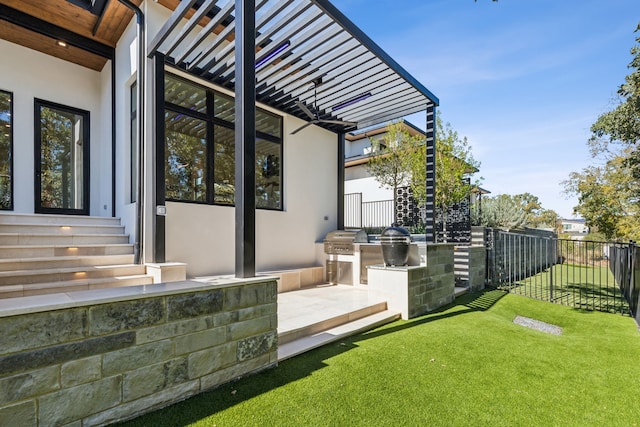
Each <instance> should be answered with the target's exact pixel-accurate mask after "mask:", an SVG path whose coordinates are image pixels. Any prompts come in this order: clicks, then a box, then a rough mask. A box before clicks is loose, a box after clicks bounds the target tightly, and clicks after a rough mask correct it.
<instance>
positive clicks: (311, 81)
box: [148, 0, 439, 131]
mask: <svg viewBox="0 0 640 427" xmlns="http://www.w3.org/2000/svg"><path fill="white" fill-rule="evenodd" d="M256 3H257V4H256V6H255V10H256V12H255V14H256V16H255V28H256V37H255V49H256V61H257V62H261V61H264V60H265V59H266V60H267V62H266V63H265V64H264V65H263V66H260V67H259V68H257V69H256V70H255V72H256V98H257V99H259V100H260V102H263V103H265V104H267V105H270V106H272V107H274V108H276V109H279V110H280V111H283V112H285V113H289V114H292V115H294V116H296V117H299V118H302V119H305V120H308V116H307V115H306V114H305V113H304V112H303V111H302V110H301V109H300V108H299V106H298V104H297V103H298V102H301V103H303V104H304V105H305V106H307V108H310V109H313V108H314V106H316V105H317V107H318V110H319V112H318V113H319V114H322V115H323V117H325V118H327V119H329V120H332V119H335V120H344V121H350V122H357V123H358V127H359V128H362V127H365V126H370V125H372V124H378V123H382V122H384V121H388V120H393V119H397V118H399V117H400V116H397V115H398V114H408V113H407V112H416V111H424V110H426V109H427V108H428V107H430V106H436V105H438V102H439V101H438V99H437V98H436V97H435V96H434V95H433V94H432V93H431V92H430V91H429V90H427V89H426V88H425V87H424V86H423V85H422V84H421V83H419V82H418V81H417V80H416V79H415V78H414V77H413V76H411V75H410V74H409V73H407V72H406V71H405V70H404V69H403V68H402V67H400V66H399V65H398V64H397V63H396V62H395V61H394V60H393V59H392V58H391V57H390V56H389V55H388V54H386V53H385V52H384V51H383V50H382V49H381V48H380V47H379V46H377V45H376V44H375V43H374V42H373V41H371V39H369V37H368V36H366V35H365V34H364V33H363V32H362V31H361V30H360V29H359V28H357V27H356V26H355V25H354V24H353V23H352V22H351V21H349V20H348V19H347V18H346V17H345V16H344V15H343V14H342V13H341V12H340V11H338V9H336V8H335V7H334V6H333V5H332V4H331V3H330V2H329V1H327V0H285V1H283V0H259V1H257V2H256ZM193 9H195V12H194V13H193V15H192V16H191V17H190V18H187V16H188V14H189V13H190V12H191V11H192V10H193ZM235 12H236V11H235V1H234V0H223V1H220V0H218V1H216V0H182V1H181V2H180V4H179V5H178V7H177V8H176V10H175V11H174V12H173V13H172V15H171V17H170V18H169V19H168V20H167V22H166V23H165V24H164V25H163V27H162V29H161V30H160V32H159V33H158V35H157V36H156V37H155V39H154V40H153V41H152V42H151V43H150V44H149V49H148V53H149V56H153V55H154V54H155V53H156V52H159V53H162V54H164V55H166V56H167V61H168V62H170V63H173V64H174V65H175V66H177V67H178V68H181V69H184V70H187V71H188V72H191V73H195V74H196V75H197V76H199V77H201V78H204V79H206V80H208V81H210V82H212V83H214V84H218V85H221V86H223V87H226V88H228V89H231V90H233V89H234V87H235V80H236V77H235V72H236V71H235V70H236V63H235V61H236V57H235V53H234V52H235V44H234V43H233V39H234V38H235V23H234V21H235ZM205 16H206V18H208V19H209V22H208V23H207V24H206V25H205V24H203V22H204V21H203V18H204V17H205ZM220 26H225V28H224V29H223V30H222V31H219V29H220ZM215 31H219V34H216V33H215ZM287 43H288V45H286V44H287ZM283 45H286V47H285V48H283V49H282V52H279V53H278V54H277V55H276V56H274V57H271V56H272V53H273V52H274V50H276V49H277V48H278V47H281V46H283ZM316 83H321V84H319V85H318V87H317V88H316V87H315V85H316ZM399 83H401V84H399ZM314 89H315V90H314ZM369 93H370V97H368V98H367V99H365V100H362V101H360V102H357V103H355V104H353V105H351V106H349V107H346V108H343V109H340V110H338V111H336V112H333V111H332V107H335V106H336V105H339V104H341V103H344V102H345V101H349V100H350V99H353V98H354V97H356V96H358V95H361V94H369ZM315 94H317V99H315V98H314V96H315ZM319 125H320V126H324V127H325V128H327V129H329V130H332V131H340V130H341V129H343V128H342V127H340V126H339V125H337V124H334V123H325V124H322V123H321V124H319Z"/></svg>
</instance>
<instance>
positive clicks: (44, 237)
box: [0, 233, 129, 246]
mask: <svg viewBox="0 0 640 427" xmlns="http://www.w3.org/2000/svg"><path fill="white" fill-rule="evenodd" d="M116 243H129V236H127V235H125V234H27V233H0V246H5V245H87V244H94V245H95V244H105V245H106V244H116Z"/></svg>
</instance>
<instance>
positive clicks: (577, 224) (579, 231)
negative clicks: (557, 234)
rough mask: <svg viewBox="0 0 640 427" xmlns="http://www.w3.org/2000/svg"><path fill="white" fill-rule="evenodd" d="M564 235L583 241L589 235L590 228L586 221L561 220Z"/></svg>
mask: <svg viewBox="0 0 640 427" xmlns="http://www.w3.org/2000/svg"><path fill="white" fill-rule="evenodd" d="M560 223H561V229H562V233H564V234H568V235H569V236H570V238H571V239H574V240H581V239H583V238H584V236H586V235H587V234H589V227H588V226H587V223H586V221H585V220H584V219H582V218H580V219H561V220H560Z"/></svg>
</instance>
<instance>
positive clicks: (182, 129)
mask: <svg viewBox="0 0 640 427" xmlns="http://www.w3.org/2000/svg"><path fill="white" fill-rule="evenodd" d="M206 127H207V126H206V122H205V121H203V120H198V119H195V118H193V117H188V116H185V115H183V114H179V113H175V112H172V111H167V112H166V113H165V150H166V152H165V156H166V159H167V161H166V163H165V179H166V190H165V191H166V198H167V199H171V200H184V201H192V202H206V201H207V186H206V178H207V177H206V167H207V137H206V136H207V135H206V133H207V132H206Z"/></svg>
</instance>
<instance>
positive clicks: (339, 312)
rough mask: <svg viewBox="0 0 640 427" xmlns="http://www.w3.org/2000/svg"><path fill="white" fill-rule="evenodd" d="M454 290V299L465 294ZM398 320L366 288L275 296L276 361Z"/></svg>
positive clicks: (334, 287) (319, 288) (313, 289)
mask: <svg viewBox="0 0 640 427" xmlns="http://www.w3.org/2000/svg"><path fill="white" fill-rule="evenodd" d="M466 292H467V290H466V288H455V296H456V297H457V296H459V295H462V294H463V293H466ZM399 318H400V313H399V312H397V311H392V310H388V309H387V303H386V301H383V300H380V299H375V298H372V297H370V296H369V292H368V289H367V287H366V286H347V285H328V284H327V285H321V286H316V287H310V288H307V289H302V290H299V291H292V292H284V293H280V294H278V340H279V344H278V361H282V360H285V359H288V358H290V357H293V356H296V355H298V354H301V353H304V352H305V351H309V350H311V349H314V348H317V347H320V346H322V345H325V344H328V343H330V342H333V341H337V340H339V339H341V338H343V337H346V336H349V335H353V334H356V333H359V332H363V331H366V330H370V329H373V328H376V327H378V326H381V325H384V324H385V323H389V322H392V321H394V320H396V319H399Z"/></svg>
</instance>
